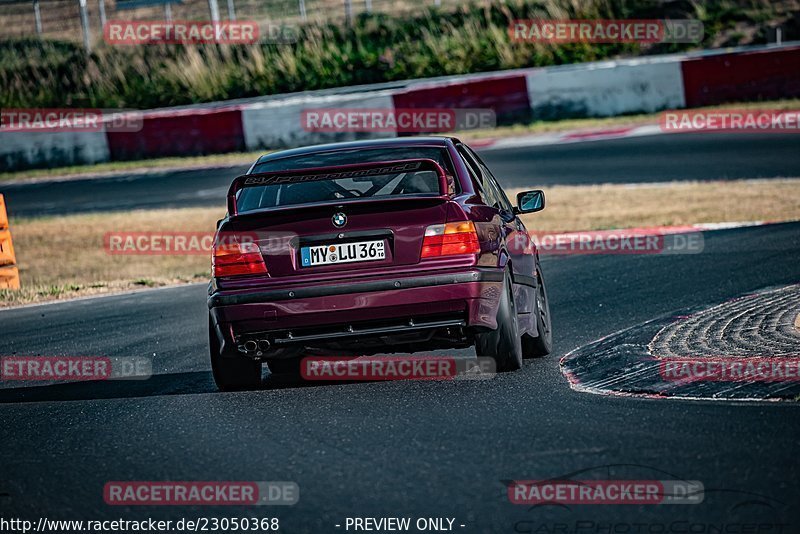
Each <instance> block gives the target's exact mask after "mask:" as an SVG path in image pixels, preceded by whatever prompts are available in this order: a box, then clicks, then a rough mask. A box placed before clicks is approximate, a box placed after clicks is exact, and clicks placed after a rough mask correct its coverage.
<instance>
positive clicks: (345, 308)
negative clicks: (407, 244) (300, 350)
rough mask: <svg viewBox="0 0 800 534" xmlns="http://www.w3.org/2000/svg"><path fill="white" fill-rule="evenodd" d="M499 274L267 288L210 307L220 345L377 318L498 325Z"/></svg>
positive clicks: (224, 295)
mask: <svg viewBox="0 0 800 534" xmlns="http://www.w3.org/2000/svg"><path fill="white" fill-rule="evenodd" d="M502 281H503V271H502V270H499V269H492V268H470V269H462V270H459V271H453V272H436V273H432V274H425V275H404V276H382V277H379V278H370V279H368V280H364V281H358V282H355V281H354V282H346V283H343V282H341V281H339V282H332V283H327V284H317V285H311V286H309V285H304V286H301V287H294V286H288V285H287V287H282V288H279V289H268V290H253V289H249V290H237V291H233V290H228V291H221V290H217V291H215V292H213V293H211V294H210V295H209V297H208V306H209V309H210V311H211V315H212V318H213V320H214V323H215V325H216V327H217V332H218V335H221V336H223V340H222V341H228V340H230V341H235V339H234V338H236V337H238V336H241V335H245V334H248V333H252V332H269V331H277V330H288V329H306V328H318V327H321V326H331V325H354V324H355V325H358V324H360V323H367V322H370V321H376V320H378V321H379V320H391V319H415V318H424V317H432V316H439V317H442V316H451V317H459V318H461V319H462V320H463V323H464V326H467V327H485V328H491V329H494V328H496V327H497V323H496V315H497V306H498V304H499V298H500V293H501V288H502Z"/></svg>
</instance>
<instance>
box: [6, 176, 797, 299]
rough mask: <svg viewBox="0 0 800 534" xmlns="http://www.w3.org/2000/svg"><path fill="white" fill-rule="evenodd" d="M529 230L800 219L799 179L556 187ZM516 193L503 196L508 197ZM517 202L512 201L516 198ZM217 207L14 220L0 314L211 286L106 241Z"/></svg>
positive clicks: (189, 267) (177, 227)
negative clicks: (10, 284) (16, 285)
mask: <svg viewBox="0 0 800 534" xmlns="http://www.w3.org/2000/svg"><path fill="white" fill-rule="evenodd" d="M545 192H546V195H547V209H545V210H544V211H543V212H541V213H537V214H531V215H526V216H524V219H525V223H526V225H527V226H528V229H529V230H531V231H536V232H542V231H545V232H547V231H550V232H560V231H570V230H592V229H608V228H629V227H636V226H654V225H680V224H691V223H698V222H723V221H754V220H766V221H781V220H797V219H800V178H791V179H781V180H777V179H775V180H762V181H755V180H743V181H731V182H701V183H693V182H685V183H684V182H673V183H670V184H654V185H634V186H631V185H596V186H593V185H590V186H555V187H549V188H546V190H545ZM515 194H516V190H512V191H509V196H512V195H515ZM512 198H513V197H512ZM223 211H224V210H223V208H222V207H220V208H219V209H216V208H186V209H172V210H147V211H132V212H123V213H96V214H88V215H70V216H63V217H47V218H36V219H22V218H17V219H12V220H11V230H12V234H13V238H14V248H15V250H16V253H17V263H18V265H19V266H20V276H21V279H22V290H20V291H6V290H0V307H3V306H11V305H15V304H22V303H27V302H36V301H44V300H55V299H67V298H73V297H77V296H84V295H91V294H99V293H110V292H119V291H123V290H130V289H136V288H144V287H156V286H163V285H169V284H178V283H189V282H201V281H205V280H207V279H208V274H209V269H210V265H209V258H208V257H207V256H204V255H201V256H115V255H110V254H108V253H107V252H106V251H105V248H104V242H103V236H104V235H105V234H106V233H107V232H175V231H197V232H211V231H213V229H214V227H215V222H216V220H217V219H218V218H219V217H220V216H222V214H223Z"/></svg>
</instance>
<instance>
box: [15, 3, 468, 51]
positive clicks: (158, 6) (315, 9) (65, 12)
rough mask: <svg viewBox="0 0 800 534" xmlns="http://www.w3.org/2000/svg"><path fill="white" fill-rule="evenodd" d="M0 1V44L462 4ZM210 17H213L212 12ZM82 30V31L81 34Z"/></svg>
mask: <svg viewBox="0 0 800 534" xmlns="http://www.w3.org/2000/svg"><path fill="white" fill-rule="evenodd" d="M161 1H163V0H152V4H153V5H145V4H146V3H147V0H135V3H136V5H138V6H141V7H135V8H130V4H131V3H133V2H131V3H129V2H127V1H126V0H121V1H120V2H117V1H116V0H26V1H19V0H0V39H7V38H11V37H17V38H19V37H35V36H37V35H38V36H40V37H44V38H48V39H61V40H68V41H78V42H80V41H84V42H86V43H87V44H92V43H94V42H96V41H97V40H99V39H102V36H103V26H104V24H105V22H106V21H107V20H134V21H136V20H215V19H216V16H215V15H217V14H218V15H217V16H218V18H219V19H221V20H248V21H256V22H258V23H259V24H263V23H266V22H287V23H299V22H304V21H333V22H346V21H347V20H352V19H353V17H356V16H357V15H358V14H359V13H365V12H366V13H378V12H382V13H397V14H403V13H411V12H419V11H421V10H422V9H424V8H427V7H429V6H445V7H447V6H456V5H459V4H463V3H465V1H464V0H183V1H181V2H180V3H177V2H176V3H172V4H162V3H161ZM215 12H216V13H215ZM84 29H85V31H84Z"/></svg>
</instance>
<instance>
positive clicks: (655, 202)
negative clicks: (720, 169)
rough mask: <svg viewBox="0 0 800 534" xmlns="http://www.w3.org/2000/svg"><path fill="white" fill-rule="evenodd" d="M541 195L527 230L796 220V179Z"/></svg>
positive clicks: (799, 199)
mask: <svg viewBox="0 0 800 534" xmlns="http://www.w3.org/2000/svg"><path fill="white" fill-rule="evenodd" d="M518 191H521V190H511V191H509V198H515V197H516V193H517V192H518ZM512 195H513V196H512ZM545 196H546V206H547V208H546V209H545V210H544V211H542V212H540V213H535V214H530V215H524V216H523V221H524V222H525V225H526V226H527V227H528V229H529V230H531V231H534V230H535V231H537V232H541V231H545V232H562V231H571V230H597V229H611V228H634V227H640V226H658V225H683V224H693V223H706V222H729V221H788V220H797V219H800V178H787V179H770V180H736V181H728V182H671V183H669V184H653V185H641V184H635V185H612V184H606V185H581V186H555V187H548V188H546V189H545Z"/></svg>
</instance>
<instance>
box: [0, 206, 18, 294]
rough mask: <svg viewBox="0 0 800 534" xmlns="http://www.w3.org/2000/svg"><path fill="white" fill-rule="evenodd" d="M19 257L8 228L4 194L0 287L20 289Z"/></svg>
mask: <svg viewBox="0 0 800 534" xmlns="http://www.w3.org/2000/svg"><path fill="white" fill-rule="evenodd" d="M16 263H17V257H16V255H15V254H14V245H13V244H12V243H11V231H10V230H9V229H8V215H7V214H6V204H5V200H4V199H3V195H0V289H19V269H17V267H16Z"/></svg>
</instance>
